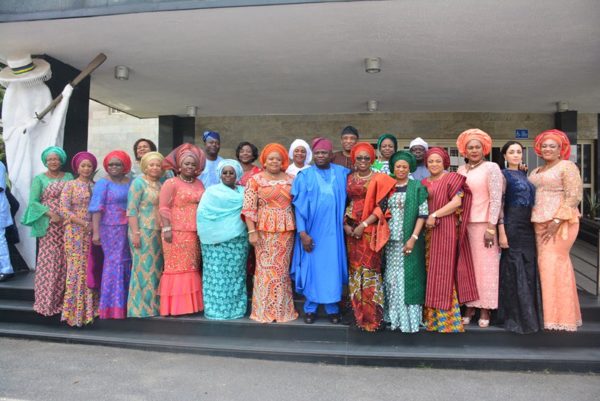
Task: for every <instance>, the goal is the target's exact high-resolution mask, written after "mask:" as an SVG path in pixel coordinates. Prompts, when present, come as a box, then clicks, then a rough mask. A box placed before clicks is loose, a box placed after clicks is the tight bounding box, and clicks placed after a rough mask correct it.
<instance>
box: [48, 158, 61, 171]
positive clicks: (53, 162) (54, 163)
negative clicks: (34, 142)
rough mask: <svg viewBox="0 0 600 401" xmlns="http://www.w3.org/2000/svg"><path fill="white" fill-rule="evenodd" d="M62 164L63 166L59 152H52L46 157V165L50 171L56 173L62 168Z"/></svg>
mask: <svg viewBox="0 0 600 401" xmlns="http://www.w3.org/2000/svg"><path fill="white" fill-rule="evenodd" d="M61 166H62V164H61V162H60V157H58V155H57V154H55V153H50V154H49V155H48V156H47V157H46V167H47V168H48V171H50V172H52V173H56V172H57V171H59V170H60V167H61Z"/></svg>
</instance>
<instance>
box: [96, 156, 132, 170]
mask: <svg viewBox="0 0 600 401" xmlns="http://www.w3.org/2000/svg"><path fill="white" fill-rule="evenodd" d="M114 158H117V159H119V160H120V161H121V163H123V174H127V173H128V172H129V171H130V170H131V158H130V157H129V155H128V154H127V153H126V152H123V151H122V150H113V151H112V152H110V153H109V154H107V155H106V157H105V158H104V161H103V162H102V165H103V166H104V170H106V172H108V162H109V161H110V160H111V159H114Z"/></svg>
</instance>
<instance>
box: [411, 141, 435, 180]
mask: <svg viewBox="0 0 600 401" xmlns="http://www.w3.org/2000/svg"><path fill="white" fill-rule="evenodd" d="M409 149H410V153H412V154H413V155H414V156H415V159H417V169H416V170H415V171H414V172H413V173H411V177H412V178H413V179H415V180H417V181H419V182H421V180H422V179H424V178H427V177H429V175H430V174H429V170H427V165H426V164H427V163H426V162H425V153H426V152H427V150H428V149H429V145H428V144H427V142H425V141H424V140H423V138H421V137H417V138H415V139H413V141H412V142H411V143H410V146H409Z"/></svg>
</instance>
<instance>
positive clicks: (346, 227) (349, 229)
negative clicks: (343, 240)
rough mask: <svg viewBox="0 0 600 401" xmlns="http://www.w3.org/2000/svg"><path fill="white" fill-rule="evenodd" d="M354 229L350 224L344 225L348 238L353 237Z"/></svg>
mask: <svg viewBox="0 0 600 401" xmlns="http://www.w3.org/2000/svg"><path fill="white" fill-rule="evenodd" d="M352 233H353V230H352V227H351V226H350V225H348V224H344V234H346V235H347V236H348V237H352Z"/></svg>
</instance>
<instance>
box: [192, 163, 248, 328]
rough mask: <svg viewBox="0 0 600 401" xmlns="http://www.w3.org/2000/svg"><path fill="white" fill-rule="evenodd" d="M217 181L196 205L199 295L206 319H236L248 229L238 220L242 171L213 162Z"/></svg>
mask: <svg viewBox="0 0 600 401" xmlns="http://www.w3.org/2000/svg"><path fill="white" fill-rule="evenodd" d="M217 174H218V175H219V177H221V183H219V184H217V185H213V186H211V187H208V188H207V189H206V192H204V195H203V196H202V199H201V200H200V203H199V205H198V213H197V216H196V223H197V224H196V227H197V228H198V236H199V237H200V243H201V245H202V291H203V292H202V296H203V298H204V316H205V317H206V318H207V319H215V320H225V319H238V318H240V317H243V316H244V315H245V314H246V307H247V305H248V297H247V294H246V259H247V257H248V247H249V244H248V232H247V230H246V224H244V222H243V221H242V218H241V214H242V205H243V203H244V187H242V186H239V185H236V182H238V180H239V179H240V178H241V177H242V175H243V170H242V166H241V165H240V163H238V162H237V161H236V160H232V159H225V160H222V161H221V162H219V164H218V165H217Z"/></svg>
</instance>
